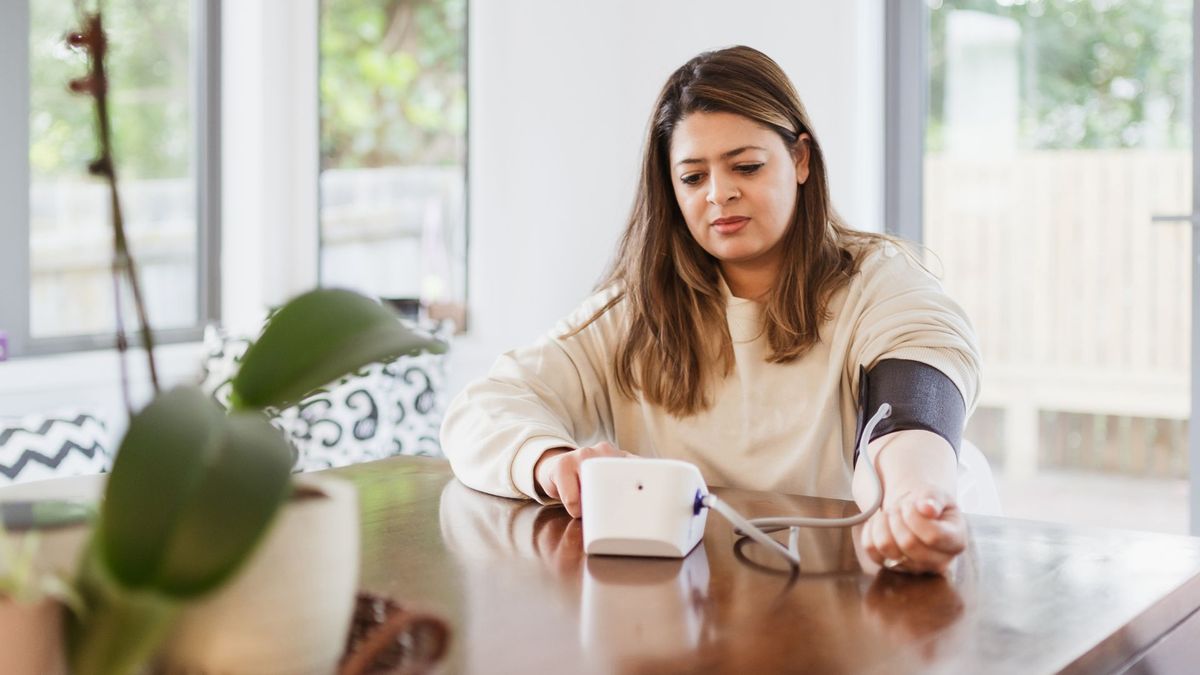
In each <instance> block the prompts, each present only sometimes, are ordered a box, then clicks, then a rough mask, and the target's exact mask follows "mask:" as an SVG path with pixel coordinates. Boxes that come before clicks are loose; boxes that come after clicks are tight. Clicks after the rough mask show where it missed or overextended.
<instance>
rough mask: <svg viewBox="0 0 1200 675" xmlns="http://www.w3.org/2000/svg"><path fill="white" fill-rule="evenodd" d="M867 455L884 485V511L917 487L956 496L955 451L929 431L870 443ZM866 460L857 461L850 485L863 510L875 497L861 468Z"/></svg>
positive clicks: (916, 431) (914, 430) (896, 433)
mask: <svg viewBox="0 0 1200 675" xmlns="http://www.w3.org/2000/svg"><path fill="white" fill-rule="evenodd" d="M868 452H869V454H870V455H871V457H872V458H873V459H876V464H875V466H876V468H877V469H878V470H879V479H880V481H881V482H882V483H883V507H884V508H887V507H888V506H891V505H892V504H893V503H894V502H895V501H896V500H897V499H899V498H900V497H901V496H902V495H904V494H905V493H906V492H909V491H911V490H914V489H917V488H920V487H927V486H934V487H938V488H941V489H942V490H944V491H945V492H946V493H947V494H949V495H956V494H957V493H958V491H957V487H956V480H957V476H958V461H957V459H956V458H955V455H954V448H952V447H950V443H949V442H948V441H947V440H946V439H944V438H942V437H941V436H938V435H937V434H935V433H933V432H931V431H922V430H916V429H912V430H906V431H897V432H895V433H891V434H888V435H886V436H882V437H880V438H877V439H875V440H874V441H872V442H871V444H870V446H868ZM865 460H866V458H862V457H860V458H859V461H858V465H857V466H856V467H855V469H854V480H853V482H852V484H851V491H852V492H853V494H854V501H855V502H857V503H858V506H859V508H863V509H865V508H867V507H868V506H870V505H871V503H872V502H874V501H875V494H876V493H875V485H874V482H873V481H872V480H871V477H870V476H869V475H868V474H867V471H868V469H867V468H866V466H865V465H864V464H863V462H864V461H865Z"/></svg>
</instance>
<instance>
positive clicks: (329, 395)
mask: <svg viewBox="0 0 1200 675" xmlns="http://www.w3.org/2000/svg"><path fill="white" fill-rule="evenodd" d="M416 328H417V329H418V330H422V329H424V330H422V332H426V333H430V334H431V335H433V336H434V337H437V338H439V339H442V340H448V339H449V338H450V334H451V332H452V330H453V326H452V325H450V324H448V323H444V324H438V325H424V326H418V327H416ZM249 342H250V341H249V340H246V339H243V338H238V337H231V336H228V335H226V334H225V333H224V331H221V330H219V329H216V328H210V329H209V330H208V331H206V333H205V347H206V351H207V354H208V357H207V358H206V359H205V364H204V381H203V384H202V386H203V388H204V389H205V390H206V391H209V392H210V393H212V395H213V397H214V398H215V399H216V400H217V401H218V402H220V403H222V404H223V405H228V400H229V381H230V379H231V378H232V377H233V375H234V374H235V373H236V372H237V367H238V363H239V362H240V360H241V357H242V355H243V354H244V353H245V351H246V348H247V347H248V346H249ZM445 380H446V375H445V355H442V354H420V355H417V356H404V357H401V358H399V359H396V360H395V361H392V362H391V363H386V364H381V363H376V364H371V365H369V366H367V367H365V368H363V369H362V370H360V371H358V372H357V373H354V374H353V375H351V376H349V377H347V378H343V380H342V381H340V382H337V383H335V384H332V385H330V386H328V387H326V388H325V389H324V390H322V391H319V392H316V393H314V394H312V395H311V396H309V397H307V398H305V399H304V400H303V401H301V402H300V403H299V404H298V405H295V406H292V407H290V408H286V409H284V410H281V411H278V412H277V414H276V416H275V417H274V419H273V420H272V423H273V424H274V425H275V426H276V427H278V428H280V429H282V430H283V431H284V433H285V434H287V436H288V438H289V440H290V441H291V442H292V445H293V446H294V447H295V448H296V451H297V458H296V464H295V466H294V469H295V470H296V471H314V470H317V469H327V468H333V467H338V466H346V465H349V464H358V463H362V462H369V461H372V460H376V459H383V458H385V457H391V456H393V455H401V454H402V455H426V456H435V457H440V456H442V450H441V444H440V443H439V442H438V429H439V427H440V426H441V422H442V410H443V407H444V401H442V398H443V397H444V392H445Z"/></svg>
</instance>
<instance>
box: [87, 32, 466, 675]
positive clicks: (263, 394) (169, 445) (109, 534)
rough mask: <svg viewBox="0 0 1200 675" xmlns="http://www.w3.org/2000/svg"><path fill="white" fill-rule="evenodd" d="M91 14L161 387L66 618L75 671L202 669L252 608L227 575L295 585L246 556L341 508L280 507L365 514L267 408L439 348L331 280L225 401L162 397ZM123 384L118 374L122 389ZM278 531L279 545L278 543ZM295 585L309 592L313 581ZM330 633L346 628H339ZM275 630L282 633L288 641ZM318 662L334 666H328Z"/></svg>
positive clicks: (100, 65)
mask: <svg viewBox="0 0 1200 675" xmlns="http://www.w3.org/2000/svg"><path fill="white" fill-rule="evenodd" d="M83 21H84V26H83V29H82V30H80V31H78V32H76V33H72V34H71V35H69V36H68V43H69V44H70V45H71V46H73V47H75V48H78V49H81V50H83V51H84V52H86V54H87V57H88V74H87V76H85V77H82V78H79V79H77V80H74V81H72V82H71V85H70V86H71V89H72V90H73V91H75V92H78V93H82V94H87V95H89V96H91V97H92V98H93V99H94V101H95V111H96V129H97V134H98V136H99V146H100V157H99V159H97V160H96V161H94V162H93V163H92V164H91V165H90V167H89V169H90V171H91V172H92V173H93V174H95V175H98V176H100V177H102V178H103V179H105V180H106V181H107V183H108V185H109V188H110V194H111V200H110V204H111V211H112V224H113V231H114V236H113V241H114V264H113V273H114V275H115V276H116V277H117V279H118V281H119V282H120V281H123V282H125V283H127V284H128V286H129V288H130V290H131V291H132V292H131V295H132V298H133V303H134V307H135V310H136V314H137V321H138V328H139V335H140V337H141V341H142V346H143V347H144V349H145V353H146V358H147V359H148V361H149V365H150V368H149V370H150V376H151V383H152V385H153V387H154V390H155V392H156V394H155V396H154V398H153V399H152V400H151V401H150V403H149V404H147V405H146V406H145V407H144V408H142V409H141V410H138V411H136V412H134V411H133V410H132V409H131V410H130V420H129V426H128V430H127V431H126V433H125V436H124V438H123V440H122V441H121V443H120V445H119V449H118V452H117V455H116V459H115V461H114V464H113V467H112V471H111V475H110V476H109V478H108V483H107V485H106V488H105V492H104V500H103V503H102V505H101V507H100V511H99V515H98V517H97V520H96V523H95V525H94V528H93V530H92V533H91V536H90V539H89V541H88V543H87V545H86V546H85V548H84V551H83V553H82V558H81V561H80V564H79V570H78V574H77V577H76V580H75V587H76V590H77V591H78V595H79V600H80V602H79V606H78V611H76V612H71V613H69V614H68V619H67V639H68V642H69V654H70V665H71V667H72V670H73V672H76V673H78V674H79V675H91V674H93V673H97V674H98V673H104V674H106V675H107V674H120V673H136V672H139V671H140V670H141V669H142V668H143V667H144V666H145V664H147V663H148V662H149V661H150V660H151V659H152V658H153V657H155V656H156V655H157V654H159V653H160V651H161V647H162V645H163V644H164V642H165V641H167V640H170V647H169V648H168V650H167V652H168V657H167V662H168V664H169V663H171V662H172V659H175V661H174V662H175V663H176V665H178V666H179V667H180V668H183V669H191V670H199V669H201V668H200V667H197V666H196V664H194V663H189V662H188V659H189V658H192V657H191V656H189V655H190V654H196V653H200V654H209V655H211V654H212V653H213V652H214V648H213V646H212V645H213V642H212V640H213V639H214V638H213V637H212V636H213V635H219V634H220V631H221V629H224V630H225V634H229V633H232V632H234V631H235V630H236V628H235V627H233V626H230V625H228V624H227V623H226V622H227V621H229V619H228V616H229V612H231V611H232V612H234V614H235V615H237V613H238V611H239V610H238V607H242V610H241V611H242V612H243V614H242V615H243V616H246V615H247V614H245V613H246V612H249V611H250V609H249V608H248V607H247V606H246V605H245V603H242V604H241V605H239V602H238V598H239V597H241V596H244V594H245V593H246V592H248V591H247V590H246V588H243V589H242V590H241V591H239V592H235V593H232V594H231V595H230V596H228V597H226V598H225V599H223V600H222V599H219V596H214V593H215V592H216V591H218V589H220V588H221V587H222V586H224V585H226V584H228V583H230V581H231V580H234V584H233V585H234V587H237V586H238V584H239V583H243V585H248V587H250V588H252V589H253V588H270V587H271V583H276V584H278V583H292V584H299V583H303V582H302V581H298V580H296V579H291V580H290V581H289V577H288V573H287V571H286V570H284V569H280V570H274V572H275V574H272V571H273V570H272V569H271V568H270V564H267V567H266V568H265V570H266V571H265V572H258V573H257V574H258V575H259V578H260V581H254V580H253V579H254V577H253V574H255V572H254V567H255V565H254V564H251V565H250V566H249V567H250V569H248V570H245V571H246V573H247V574H249V575H251V581H249V582H245V581H243V580H242V578H241V577H240V576H239V575H241V572H242V570H243V568H244V567H246V565H247V560H248V559H249V558H250V557H251V556H252V555H257V553H256V551H258V552H259V553H261V552H262V551H261V550H260V549H261V548H262V547H261V546H260V543H261V542H262V540H263V539H264V537H266V538H267V539H268V544H269V545H268V546H267V547H266V548H267V549H269V552H270V551H273V552H274V553H273V555H275V556H277V557H278V556H283V558H282V560H280V561H279V562H283V561H286V560H287V558H288V557H291V558H293V559H294V557H295V556H296V555H297V554H296V553H295V552H294V551H292V552H291V553H288V552H289V551H291V549H289V548H288V545H289V541H290V540H289V539H287V534H286V533H287V532H289V531H293V530H297V528H298V529H299V534H300V535H301V537H300V538H301V539H303V537H304V536H305V535H308V536H310V537H311V536H319V535H316V534H314V533H313V532H312V531H311V530H310V529H308V527H306V525H311V524H312V523H314V522H318V521H320V519H321V518H322V517H333V518H337V517H338V516H336V515H333V516H329V515H328V513H326V515H325V516H321V515H320V514H318V513H312V514H310V515H308V516H303V515H302V516H298V518H299V520H298V521H295V522H292V523H290V524H289V523H288V522H287V519H286V518H284V519H283V521H284V522H282V523H280V522H277V521H280V520H281V519H280V517H279V511H280V510H281V507H284V506H285V505H286V509H287V510H291V509H293V508H294V509H295V510H296V511H297V513H301V514H304V513H308V511H307V510H306V509H307V506H308V505H311V503H312V500H322V499H324V500H328V505H329V509H332V511H331V512H332V513H335V514H336V513H338V512H341V513H344V512H345V511H346V509H347V508H349V509H350V514H351V516H353V517H356V514H357V511H356V507H357V505H356V502H355V500H354V499H353V492H352V490H351V491H350V492H349V494H348V495H347V492H346V490H347V489H348V488H345V487H335V486H328V485H326V486H324V487H321V486H317V487H316V488H313V487H312V486H309V487H303V486H301V487H298V486H297V483H296V481H294V480H293V478H292V475H291V472H290V469H291V466H292V449H291V446H290V445H289V443H288V442H287V440H285V438H284V437H283V435H282V432H280V431H279V430H277V429H275V428H274V427H272V426H271V424H270V422H269V416H268V411H270V410H273V409H278V408H281V407H285V406H287V405H290V404H292V403H295V402H297V401H299V400H300V399H301V398H302V397H304V396H305V395H306V394H308V393H309V392H311V391H313V390H315V389H317V388H319V387H321V386H323V385H325V384H327V383H329V382H330V381H332V380H336V379H338V378H339V377H342V376H343V375H345V374H347V373H351V372H354V371H356V370H358V369H359V368H361V367H362V366H364V365H366V364H368V363H371V362H374V361H379V360H387V359H391V358H395V357H398V356H401V355H404V354H412V353H416V352H419V351H422V350H430V351H442V350H444V345H442V344H441V343H439V342H437V341H434V340H430V339H426V338H424V337H421V336H419V335H416V334H414V333H413V332H411V331H409V330H408V329H407V328H406V327H405V326H404V325H402V324H401V323H400V322H399V321H398V320H397V318H396V316H395V315H394V314H393V313H392V312H391V311H390V310H388V309H385V308H384V307H382V306H381V305H380V304H378V303H376V302H374V301H372V300H370V299H368V298H365V297H363V296H361V295H358V294H356V293H352V292H350V291H344V290H331V289H321V290H315V291H310V292H308V293H305V294H303V295H301V296H299V297H297V298H295V299H293V300H291V301H290V302H288V303H287V304H286V305H284V306H283V307H282V308H281V309H279V310H278V311H277V312H276V313H274V314H273V315H272V316H271V318H270V319H269V320H268V323H267V324H266V326H265V328H264V329H263V332H262V334H261V335H260V337H259V338H258V339H257V340H256V341H255V343H254V344H253V345H251V347H250V348H249V349H248V350H247V351H246V354H245V355H244V357H243V359H242V363H241V367H240V369H239V371H238V373H237V375H236V376H235V378H234V379H233V382H232V395H231V399H230V402H231V407H230V409H229V410H228V411H226V410H223V409H221V408H220V406H219V405H217V404H216V403H215V402H214V401H213V400H212V399H211V398H210V397H209V396H208V395H206V394H205V393H204V392H202V391H201V390H199V389H198V388H196V387H177V388H174V389H171V390H168V391H160V389H159V384H158V381H157V375H156V372H157V371H156V368H155V367H154V354H153V334H152V332H151V331H150V327H149V323H148V320H147V316H146V311H145V306H144V303H143V301H142V295H141V291H140V286H139V282H138V274H137V268H136V266H135V264H134V260H133V258H132V256H131V255H130V252H129V246H128V241H127V239H126V235H125V231H124V226H123V222H122V218H121V208H120V199H119V193H118V190H117V176H116V169H115V166H114V163H113V159H112V148H111V140H110V138H111V134H110V128H109V120H108V108H107V87H108V80H107V77H106V73H105V70H104V68H105V53H106V49H107V44H106V38H105V34H104V31H103V26H102V20H101V16H100V14H99V13H98V12H97V13H96V14H90V15H87V16H86V17H84V19H83ZM115 285H119V284H115ZM117 308H118V310H117V330H118V339H117V343H118V349H119V351H120V355H121V362H122V369H123V372H124V363H125V351H126V350H125V336H124V333H123V325H122V319H121V314H120V299H119V298H118V302H117ZM126 380H127V378H126V377H124V376H123V382H124V383H125V385H126V386H127V384H128V383H127V381H126ZM126 399H127V401H128V394H126ZM329 509H325V510H324V511H328V510H329ZM339 522H342V526H341V527H340V528H339V527H336V526H335V527H331V528H330V527H327V528H326V530H327V531H330V532H337V531H339V530H340V531H343V532H344V531H345V530H347V527H346V526H345V523H344V517H343V521H339ZM356 522H357V521H356V520H355V521H354V522H353V523H351V526H350V527H349V529H350V530H351V534H352V535H353V536H352V541H351V540H347V539H345V538H343V539H341V540H339V541H330V542H327V543H328V544H329V545H330V547H331V550H339V549H350V550H351V551H352V553H353V556H354V557H353V559H352V561H350V562H347V561H346V560H344V559H338V560H331V562H330V563H329V564H337V565H339V566H340V567H341V568H347V567H349V568H351V569H350V572H349V574H351V575H352V576H351V578H352V579H353V580H355V581H356V575H357V548H358V544H357V525H356ZM281 532H282V533H284V534H280V533H281ZM294 538H295V537H293V539H294ZM277 539H279V540H280V541H281V542H282V543H279V544H278V545H275V544H274V542H275V541H276V540H277ZM318 543H319V544H320V543H323V542H318ZM280 550H282V551H284V553H280V552H279V551H280ZM309 550H311V548H310V549H309ZM291 564H292V563H290V562H289V566H290V565H291ZM259 567H260V568H261V567H262V566H261V565H260V566H259ZM280 580H283V581H280ZM291 590H292V591H293V592H294V594H304V593H305V592H306V591H309V590H310V589H306V588H303V587H296V588H293V589H291ZM344 590H345V589H335V591H336V592H344ZM350 591H351V592H349V593H346V594H345V599H344V601H343V602H341V603H338V602H336V601H331V602H333V603H334V604H337V605H338V606H337V607H329V606H323V608H322V609H321V610H320V614H321V615H322V616H326V617H332V621H334V622H335V624H336V623H337V622H340V623H341V624H342V627H341V629H340V630H342V631H343V632H342V634H341V636H340V637H341V639H343V640H344V635H345V633H344V631H345V630H346V629H347V628H348V627H349V612H350V611H351V609H352V607H353V604H354V596H353V592H352V591H353V587H351V588H350ZM335 594H336V593H335ZM206 603H207V607H204V608H203V609H204V610H205V611H208V612H209V619H207V623H206V620H205V619H204V616H205V615H204V614H203V612H201V613H200V614H199V617H200V618H197V614H196V613H195V612H193V614H192V615H191V616H189V615H188V612H189V611H192V610H190V609H189V608H198V607H201V606H202V605H205V604H206ZM214 606H215V607H216V609H213V607H214ZM230 608H232V609H230ZM222 612H224V614H222ZM213 616H218V617H222V616H223V617H225V618H224V619H220V620H218V619H214V618H212V617H213ZM210 629H215V630H216V633H214V632H213V630H210ZM173 632H174V633H175V635H174V637H172V634H173ZM205 636H207V637H205ZM334 636H335V638H336V637H339V636H338V635H337V633H336V631H335V633H334ZM253 637H254V638H255V639H261V638H262V637H263V636H253ZM281 637H282V638H283V639H285V640H286V639H287V638H288V637H289V636H287V635H284V636H281ZM197 640H199V641H200V642H199V643H197ZM206 640H207V642H205V641H206ZM197 644H199V647H197ZM216 651H220V650H216ZM223 653H228V649H226V651H225V652H223ZM231 658H238V659H244V658H245V656H244V655H242V656H237V655H235V656H233V657H231ZM241 662H242V663H244V661H241ZM313 665H314V667H316V668H327V666H328V665H329V664H313ZM301 667H302V666H296V667H295V668H294V669H298V668H301ZM222 669H223V667H222ZM294 669H293V670H294Z"/></svg>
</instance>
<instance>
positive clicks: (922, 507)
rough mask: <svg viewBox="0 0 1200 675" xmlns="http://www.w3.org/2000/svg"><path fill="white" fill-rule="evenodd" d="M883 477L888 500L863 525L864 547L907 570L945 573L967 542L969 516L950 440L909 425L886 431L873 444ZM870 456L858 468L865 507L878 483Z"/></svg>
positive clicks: (880, 560) (858, 497)
mask: <svg viewBox="0 0 1200 675" xmlns="http://www.w3.org/2000/svg"><path fill="white" fill-rule="evenodd" d="M867 452H868V454H869V455H870V457H871V458H872V459H874V460H875V466H876V468H877V470H878V472H879V478H880V481H881V482H882V483H883V494H884V497H883V504H882V506H880V508H879V511H877V512H876V513H875V515H873V516H871V518H870V519H869V520H868V521H867V522H866V524H864V525H863V527H862V531H861V533H860V535H861V544H862V547H863V551H864V552H865V553H866V554H867V555H868V556H869V557H870V558H871V559H872V560H873V561H874V562H875V563H876V564H878V565H880V566H882V567H885V568H888V569H894V570H896V571H902V572H912V573H934V574H941V573H944V572H945V571H946V570H947V569H948V568H949V566H950V563H951V562H953V561H954V558H955V557H956V556H957V555H958V554H959V553H962V552H963V550H964V549H965V548H966V544H967V522H966V519H965V518H964V517H963V514H962V512H961V511H960V510H959V509H958V505H957V503H956V500H955V494H957V490H956V485H955V481H956V477H957V460H956V459H955V454H954V448H952V447H951V445H950V442H949V441H947V440H946V439H945V438H942V437H941V436H939V435H938V434H935V433H933V432H931V431H924V430H919V429H909V430H905V431H896V432H893V433H890V434H887V435H886V436H881V437H879V438H877V439H875V440H874V441H872V442H871V443H870V445H869V446H868V450H867ZM865 461H868V460H867V458H865V457H864V458H859V461H858V463H857V465H856V466H855V469H854V481H853V484H852V490H853V493H854V500H855V501H856V502H858V505H859V507H860V508H864V509H865V508H867V507H868V506H869V505H870V504H871V503H873V502H874V500H875V496H876V492H875V490H876V488H875V484H874V481H873V480H872V479H871V476H870V475H868V473H867V471H868V470H869V469H867V467H866V465H865V463H864V462H865Z"/></svg>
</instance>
